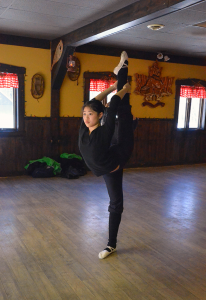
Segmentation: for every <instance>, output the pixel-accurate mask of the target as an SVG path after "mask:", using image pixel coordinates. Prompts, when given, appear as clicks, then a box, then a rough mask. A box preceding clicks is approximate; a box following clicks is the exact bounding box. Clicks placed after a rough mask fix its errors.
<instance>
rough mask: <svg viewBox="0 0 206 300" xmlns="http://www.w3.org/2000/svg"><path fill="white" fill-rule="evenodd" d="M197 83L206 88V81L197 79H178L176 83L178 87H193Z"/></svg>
mask: <svg viewBox="0 0 206 300" xmlns="http://www.w3.org/2000/svg"><path fill="white" fill-rule="evenodd" d="M194 83H195V84H197V83H199V84H201V85H203V86H204V87H206V80H202V79H197V78H186V79H177V80H176V81H175V84H176V86H178V85H189V86H193V85H194Z"/></svg>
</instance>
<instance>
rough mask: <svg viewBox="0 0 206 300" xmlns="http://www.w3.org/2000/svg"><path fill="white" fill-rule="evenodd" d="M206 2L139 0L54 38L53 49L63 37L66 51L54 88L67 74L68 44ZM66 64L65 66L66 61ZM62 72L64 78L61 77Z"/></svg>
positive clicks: (55, 71) (54, 74) (55, 74)
mask: <svg viewBox="0 0 206 300" xmlns="http://www.w3.org/2000/svg"><path fill="white" fill-rule="evenodd" d="M200 2H205V1H203V0H202V1H200V0H139V1H137V2H135V3H133V4H131V5H129V6H127V7H124V8H122V9H120V10H118V11H116V12H114V13H111V14H109V15H108V16H106V17H103V18H101V19H99V20H96V21H94V22H92V23H90V24H88V25H86V26H83V27H81V28H79V29H77V30H74V31H72V32H70V33H68V34H66V35H64V36H61V37H59V38H58V39H55V40H53V41H52V45H51V47H52V51H54V50H55V47H56V45H57V44H58V42H59V40H60V39H61V40H62V41H63V45H64V53H63V54H62V57H61V59H60V60H59V61H58V62H57V64H56V66H55V67H54V68H53V70H52V88H55V89H57V88H60V87H61V84H62V82H63V79H62V78H64V76H65V74H66V64H65V59H66V55H67V47H68V46H70V47H74V48H75V47H77V46H81V45H84V44H87V43H91V42H93V41H96V40H98V39H102V38H105V37H107V36H109V35H112V34H115V33H118V32H120V31H124V30H127V29H129V28H131V27H134V26H136V25H138V24H142V23H145V22H148V21H151V20H154V19H156V18H158V17H161V16H164V15H167V14H169V13H172V12H175V11H178V10H180V9H184V8H186V7H188V6H191V5H194V4H197V3H200ZM62 64H64V66H63V65H62ZM58 76H60V77H61V80H58V78H57V77H58Z"/></svg>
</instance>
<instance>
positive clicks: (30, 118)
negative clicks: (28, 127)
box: [24, 116, 51, 121]
mask: <svg viewBox="0 0 206 300" xmlns="http://www.w3.org/2000/svg"><path fill="white" fill-rule="evenodd" d="M24 119H25V121H31V120H50V119H51V117H27V116H26V117H24Z"/></svg>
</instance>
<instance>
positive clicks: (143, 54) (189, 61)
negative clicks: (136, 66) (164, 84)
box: [75, 44, 206, 66]
mask: <svg viewBox="0 0 206 300" xmlns="http://www.w3.org/2000/svg"><path fill="white" fill-rule="evenodd" d="M124 50H125V51H126V52H127V53H128V56H129V58H134V59H143V60H152V61H155V60H156V59H157V52H147V51H137V50H131V49H129V48H127V47H126V48H124ZM121 51H122V50H121V49H120V48H115V47H105V46H97V45H92V44H91V45H83V46H80V47H77V48H76V50H75V52H77V53H88V54H95V55H107V56H115V57H116V56H117V57H119V56H120V54H121ZM168 55H169V57H170V60H169V61H168V62H167V63H168V64H171V63H176V64H183V65H195V66H206V58H200V57H186V56H178V55H171V54H170V53H168ZM159 61H160V62H161V60H159Z"/></svg>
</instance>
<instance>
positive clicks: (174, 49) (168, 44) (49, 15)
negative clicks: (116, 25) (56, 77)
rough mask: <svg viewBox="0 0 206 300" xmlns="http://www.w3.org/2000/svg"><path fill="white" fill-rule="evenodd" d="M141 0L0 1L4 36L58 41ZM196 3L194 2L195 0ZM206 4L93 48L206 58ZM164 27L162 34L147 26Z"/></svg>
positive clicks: (96, 43) (1, 27)
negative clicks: (204, 24)
mask: <svg viewBox="0 0 206 300" xmlns="http://www.w3.org/2000/svg"><path fill="white" fill-rule="evenodd" d="M135 2H137V0H127V1H125V0H124V1H122V0H52V1H50V0H5V1H4V0H0V33H2V34H9V35H18V36H24V37H33V38H42V39H49V40H52V39H55V38H57V37H60V36H62V35H64V34H67V33H69V32H72V31H74V30H75V29H78V28H81V27H82V26H84V25H87V24H89V23H91V22H93V21H95V20H97V19H99V18H102V17H104V16H107V15H108V14H110V13H112V12H115V11H117V10H119V9H121V8H123V7H125V6H127V5H130V4H132V3H135ZM191 2H192V1H191ZM205 21H206V1H205V0H203V1H200V3H199V4H196V5H191V6H190V7H188V8H186V9H183V10H181V11H177V12H173V13H171V14H169V15H166V16H163V17H160V18H157V19H156V20H153V21H152V22H151V21H150V22H147V23H144V24H141V25H137V26H135V27H133V28H131V29H128V30H126V31H123V32H120V33H117V34H114V35H112V36H109V37H106V38H104V39H101V40H97V41H95V42H93V43H91V45H103V46H111V47H120V46H121V47H122V46H124V47H125V48H126V49H133V50H138V51H148V52H164V53H168V54H176V55H183V56H196V57H205V56H206V28H204V27H198V26H196V24H198V23H201V22H205ZM151 23H158V24H164V25H165V27H164V28H163V29H162V30H160V31H151V30H149V29H148V28H147V26H146V25H148V24H151Z"/></svg>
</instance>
